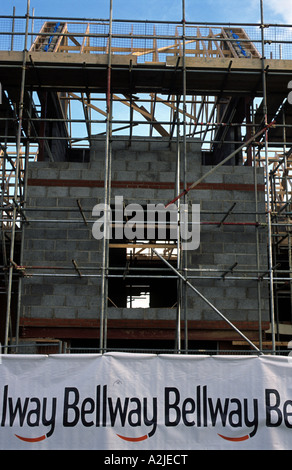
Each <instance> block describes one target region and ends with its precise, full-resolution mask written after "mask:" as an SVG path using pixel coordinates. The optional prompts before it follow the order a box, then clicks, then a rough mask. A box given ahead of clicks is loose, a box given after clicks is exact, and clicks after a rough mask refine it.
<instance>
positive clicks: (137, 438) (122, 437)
mask: <svg viewBox="0 0 292 470" xmlns="http://www.w3.org/2000/svg"><path fill="white" fill-rule="evenodd" d="M117 436H118V437H120V438H121V439H123V440H124V441H130V442H140V441H145V439H147V437H148V436H147V434H145V436H141V437H126V436H121V435H120V434H117Z"/></svg>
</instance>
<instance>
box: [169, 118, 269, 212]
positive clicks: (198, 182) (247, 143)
mask: <svg viewBox="0 0 292 470" xmlns="http://www.w3.org/2000/svg"><path fill="white" fill-rule="evenodd" d="M275 124H276V123H275V121H272V122H271V123H270V124H267V125H266V126H265V127H263V128H262V129H261V130H260V131H258V132H257V133H256V134H254V135H253V136H252V137H251V138H250V139H248V140H247V141H245V142H244V143H243V144H242V145H241V146H240V147H238V148H237V149H236V150H234V152H232V153H231V154H230V155H228V157H226V158H224V160H222V161H221V162H219V163H217V165H216V166H214V167H213V168H212V169H211V170H209V171H207V173H205V174H204V175H203V176H201V178H199V179H198V180H197V181H195V182H194V183H192V184H191V185H190V186H189V187H188V188H185V189H184V190H183V191H182V192H181V193H180V194H179V195H178V196H176V197H175V198H174V199H173V200H172V201H170V202H169V203H168V204H167V205H166V206H165V207H168V206H170V205H171V204H173V203H175V202H176V201H177V200H178V199H180V198H181V197H183V196H184V195H185V194H187V193H188V192H189V191H190V190H191V189H194V188H195V187H196V186H197V185H198V184H200V183H201V182H202V181H203V180H204V179H205V178H207V176H209V175H210V174H211V173H214V171H216V170H217V168H219V167H220V166H222V165H225V163H227V162H228V161H229V160H231V158H233V157H234V156H235V155H236V154H237V153H238V152H240V151H241V150H242V149H243V148H244V147H246V146H248V145H250V144H251V143H252V142H253V141H254V140H255V139H257V138H258V137H259V136H260V135H262V134H264V133H265V132H266V131H267V130H268V129H269V128H270V127H274V126H275Z"/></svg>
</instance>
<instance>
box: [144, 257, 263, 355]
mask: <svg viewBox="0 0 292 470" xmlns="http://www.w3.org/2000/svg"><path fill="white" fill-rule="evenodd" d="M152 251H153V253H155V254H156V256H158V258H160V259H161V261H163V262H164V263H165V264H166V265H167V266H168V267H169V268H170V269H172V271H173V272H175V273H176V274H177V276H178V277H179V278H180V279H182V280H183V281H184V282H185V284H186V285H187V286H188V287H190V289H192V290H193V291H194V292H195V293H196V294H197V295H198V296H199V297H200V298H201V299H202V300H203V301H204V302H206V304H208V305H209V307H211V308H212V310H214V311H215V312H216V313H217V314H218V315H219V316H220V317H221V318H222V319H223V320H224V321H225V322H226V323H228V325H229V326H231V328H233V329H234V330H235V331H236V332H237V333H238V334H239V335H240V336H241V337H242V338H243V339H244V340H245V341H247V342H248V343H249V345H250V346H252V347H253V348H254V349H255V350H256V351H258V352H259V353H260V354H263V353H262V352H261V351H260V349H259V348H258V347H257V346H256V345H255V344H253V342H252V341H250V339H249V338H247V337H246V336H245V335H244V334H243V333H242V332H241V331H240V330H239V329H238V328H236V326H235V325H233V323H232V322H231V321H230V320H228V318H226V317H225V316H224V315H223V313H221V312H220V310H218V308H217V307H215V306H214V305H213V304H212V303H211V302H210V301H209V300H208V299H207V298H206V297H205V296H204V295H203V294H202V293H201V292H200V291H198V289H196V287H194V286H193V285H192V284H191V283H190V282H189V281H188V280H187V279H186V278H185V277H184V276H183V275H182V274H181V273H180V272H179V271H178V270H177V269H175V267H174V266H172V265H171V264H170V263H169V262H168V261H167V260H166V259H164V258H163V256H161V255H160V254H159V253H158V252H157V251H156V250H155V249H154V248H152Z"/></svg>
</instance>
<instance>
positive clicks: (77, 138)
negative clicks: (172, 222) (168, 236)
mask: <svg viewBox="0 0 292 470" xmlns="http://www.w3.org/2000/svg"><path fill="white" fill-rule="evenodd" d="M0 25H2V32H1V36H0V50H1V52H0V57H1V59H0V66H1V73H2V74H1V78H2V77H3V78H2V79H3V83H4V89H3V99H2V107H1V116H0V134H1V135H0V142H1V147H0V155H1V188H2V191H1V201H0V204H1V229H2V232H1V244H2V247H1V249H2V266H1V271H2V274H1V291H0V294H1V297H5V299H6V301H5V307H6V311H5V321H2V328H4V330H5V334H4V340H3V342H4V349H5V352H8V350H9V346H11V345H12V344H13V342H15V343H16V345H18V343H19V321H20V308H21V292H22V281H23V277H25V276H31V275H32V274H31V269H32V267H30V266H26V265H24V264H23V262H22V253H23V231H24V229H25V226H26V224H29V222H30V221H31V222H32V221H34V214H33V209H32V208H29V209H28V208H27V207H26V190H27V168H28V165H29V162H30V161H42V160H44V159H46V158H47V159H49V160H50V161H54V152H53V150H52V149H53V145H54V144H55V143H56V142H58V143H60V145H61V144H63V143H65V144H66V145H68V147H69V148H70V149H72V150H74V149H76V150H78V149H80V148H81V149H83V152H84V148H88V149H90V147H91V145H92V144H93V143H94V142H95V141H98V140H99V139H100V138H101V137H102V136H103V137H104V139H105V164H104V169H105V170H104V203H105V205H106V206H108V205H109V204H110V203H111V184H112V179H111V178H112V175H111V164H112V161H111V158H112V142H113V137H114V138H115V139H116V140H119V139H121V140H123V139H125V135H126V140H127V142H128V145H129V146H131V145H132V144H133V143H134V142H135V141H139V140H141V135H142V138H143V141H145V142H147V141H149V142H150V141H151V139H152V138H153V136H158V137H161V138H163V139H164V140H165V141H167V142H168V143H169V145H171V144H175V145H177V149H178V150H177V179H176V182H175V195H174V199H173V201H169V202H170V203H172V202H176V203H177V204H178V205H179V204H180V203H181V202H183V203H184V204H187V203H188V192H189V191H190V190H191V189H193V187H194V186H196V185H198V184H199V183H201V182H202V180H203V179H204V178H205V177H206V176H207V175H209V174H210V173H211V172H216V171H217V169H218V168H219V167H220V166H222V165H223V164H225V163H227V162H228V161H229V160H231V159H232V158H234V157H238V156H239V155H241V158H242V165H243V166H253V167H254V170H255V172H254V193H255V200H256V203H255V206H254V209H253V211H249V212H245V213H238V212H236V209H235V207H234V205H233V206H232V207H231V208H230V209H229V211H224V212H222V213H212V217H210V220H207V221H205V222H201V223H202V224H213V225H217V226H222V225H224V224H226V225H227V224H234V225H236V224H237V225H240V224H242V225H250V226H253V227H254V229H255V239H256V243H257V253H258V233H259V230H261V229H264V230H266V233H267V259H268V269H267V270H265V271H263V270H261V269H260V266H259V264H258V269H257V270H256V271H254V272H248V273H245V272H244V271H242V270H241V269H240V267H237V266H235V265H234V266H230V270H229V271H224V272H222V271H221V270H220V268H218V269H213V270H210V269H205V270H204V268H200V269H196V268H193V267H192V266H188V260H187V256H186V253H185V252H184V251H182V250H181V245H180V242H179V241H178V243H177V244H176V245H173V244H168V245H167V246H165V247H160V248H162V249H164V251H163V256H162V255H161V252H157V245H154V246H152V247H151V246H150V245H148V246H144V245H139V244H138V243H137V244H134V245H132V246H131V249H132V255H131V256H138V255H139V256H140V257H141V256H156V257H157V258H160V259H161V260H162V262H163V263H164V264H165V266H166V267H169V268H170V269H172V271H173V276H174V277H175V278H176V279H177V282H178V297H177V303H176V309H177V321H176V338H175V347H174V350H175V351H177V352H182V351H184V352H188V350H189V348H188V312H187V306H186V302H185V290H186V289H188V288H191V289H193V290H195V287H194V286H193V285H192V280H196V278H197V276H200V279H202V275H203V276H205V277H206V279H222V278H223V279H232V280H234V279H237V280H253V281H255V283H256V285H257V290H258V297H259V299H260V296H261V286H262V284H263V283H265V284H266V285H268V287H269V302H270V305H269V309H270V331H269V332H268V335H269V341H268V343H266V342H263V339H262V337H261V311H260V307H259V312H258V317H259V339H258V342H256V341H250V340H249V339H248V338H247V337H246V336H245V335H244V334H243V333H242V332H240V331H238V330H237V328H236V327H235V326H234V325H233V324H232V323H231V322H229V320H228V319H226V318H225V317H224V315H222V313H221V312H220V310H218V309H217V308H216V306H214V305H212V304H211V303H210V302H209V301H208V299H204V300H205V301H206V302H207V303H209V305H210V306H211V308H212V309H213V310H215V311H216V312H217V313H218V315H219V316H221V317H223V319H224V320H225V321H227V323H228V324H229V325H230V326H231V328H234V329H236V330H237V331H238V333H239V335H240V336H242V339H243V341H242V342H241V341H238V343H237V344H238V346H240V345H242V346H243V347H244V346H246V347H247V345H249V346H250V347H251V349H252V350H253V352H254V351H256V353H262V351H263V350H264V349H265V346H267V344H268V348H267V349H268V352H269V353H271V352H272V353H276V351H277V349H278V348H281V346H283V345H286V347H288V346H287V344H286V342H285V341H284V342H283V336H282V334H281V332H283V331H285V328H286V329H287V328H288V330H289V328H290V326H291V324H292V308H291V305H292V302H291V300H292V297H291V295H292V289H291V286H292V284H291V274H292V266H291V262H292V255H291V227H292V217H291V214H292V212H291V192H292V190H291V176H292V175H291V168H292V167H291V154H292V153H291V148H292V141H291V140H290V139H291V126H292V125H291V119H290V117H291V110H290V108H289V104H288V102H287V96H288V89H287V86H288V75H289V66H290V65H289V64H290V62H289V61H290V57H291V51H290V48H291V44H292V34H291V28H290V27H289V26H285V25H281V26H279V25H270V24H269V25H266V24H265V23H264V13H263V2H262V1H261V2H260V22H259V23H255V24H244V25H243V24H234V25H231V24H228V25H227V24H216V25H214V24H210V25H207V24H192V23H189V22H187V21H186V16H185V5H184V1H183V2H182V20H181V21H180V22H172V23H171V22H162V21H161V22H144V21H130V20H129V21H121V20H115V19H114V18H113V9H112V2H111V4H110V15H109V19H108V20H101V19H100V20H93V19H86V20H84V19H79V18H67V19H64V18H51V19H48V18H42V17H37V16H35V14H34V10H33V11H32V13H31V8H30V1H29V0H28V2H27V14H26V15H25V17H21V16H16V14H15V10H14V11H13V15H12V16H11V17H2V18H0ZM268 26H269V27H268ZM66 55H67V56H66ZM96 64H98V66H99V79H98V82H96V80H95V79H96V77H95V76H94V70H95V67H96ZM61 76H62V77H63V78H62V79H61V78H60V77H61ZM214 76H215V77H216V79H214V78H213V77H214ZM7 77H9V79H8V78H7ZM161 77H162V78H161ZM134 82H135V83H134ZM194 83H195V85H194ZM6 84H9V87H6ZM219 84H220V86H219ZM6 88H7V89H6ZM133 90H135V92H133ZM44 92H45V93H44ZM48 94H50V96H51V99H52V102H53V111H52V112H51V113H49V112H48V113H47V114H45V113H44V110H45V109H49V106H50V103H49V101H48ZM237 110H238V111H237ZM126 111H127V112H128V113H129V116H128V118H125V113H126ZM76 115H77V117H75V116H76ZM114 116H118V118H116V117H114ZM52 123H54V124H56V126H58V134H57V135H54V136H52V135H51V134H50V133H49V132H47V129H48V127H49V126H50V125H51V124H52ZM138 129H139V130H138ZM141 129H142V131H141ZM139 132H140V134H139ZM242 136H243V137H242ZM189 138H196V140H197V141H198V142H200V144H201V146H202V151H203V155H204V156H205V158H206V159H208V158H209V159H210V158H211V159H212V160H211V161H209V164H212V169H211V170H209V172H207V173H206V174H205V175H204V177H202V178H201V179H199V180H197V181H195V182H194V183H193V184H192V185H190V186H188V182H187V176H188V170H189V161H188V152H187V140H188V139H189ZM223 143H224V145H227V146H228V148H230V151H229V153H228V156H225V157H224V158H222V154H221V149H222V145H223ZM258 167H260V168H264V171H265V203H266V210H265V214H261V213H260V212H259V211H258V207H257V191H258V188H257V177H256V175H257V173H256V169H257V168H258ZM181 169H182V170H181ZM181 188H183V191H182V189H181ZM56 210H57V209H56ZM75 211H76V214H77V217H80V216H81V217H82V219H83V221H84V223H85V224H89V223H91V222H92V221H91V220H90V218H89V217H88V216H87V214H85V212H84V211H83V209H82V206H81V205H80V203H79V204H78V205H77V206H76V208H75ZM206 212H207V211H206ZM209 212H210V211H209ZM230 214H232V215H237V216H239V217H242V218H241V220H240V221H238V220H239V219H237V222H229V221H228V217H229V216H230ZM207 215H208V214H207ZM262 216H264V222H263V221H262V220H263V219H262ZM251 218H252V221H251ZM74 220H76V219H73V220H71V219H70V220H67V222H74ZM77 220H78V221H80V220H79V219H77ZM42 222H43V223H52V222H54V223H64V221H61V220H60V218H58V217H54V218H52V219H50V220H48V219H47V220H43V221H42ZM109 247H110V243H109V240H108V238H107V237H104V238H103V249H102V266H101V269H97V270H96V272H93V273H92V274H90V275H92V276H95V277H98V278H99V279H100V282H101V305H100V335H99V341H100V344H99V348H100V350H101V351H106V350H107V309H108V279H109V276H110V273H109ZM17 250H19V252H16V251H17ZM147 250H148V252H147ZM173 253H175V255H174V257H173V261H174V263H172V264H171V265H170V264H169V262H168V261H169V259H171V256H172V255H173ZM174 264H175V265H174ZM49 269H50V267H49V266H42V267H39V268H38V275H39V276H41V275H42V274H43V273H44V271H46V275H50V273H48V272H47V271H48V270H49ZM58 269H59V272H58V275H59V276H67V275H70V276H76V277H80V276H84V274H83V269H82V267H80V266H79V265H78V264H77V262H76V261H75V260H73V261H72V267H71V272H70V274H68V267H67V266H66V267H65V268H64V270H65V271H66V273H65V271H64V272H62V268H60V267H59V268H58ZM51 275H52V276H56V273H53V272H52V274H51ZM123 275H124V274H123V273H122V274H120V273H119V270H118V269H117V274H116V275H115V276H117V277H118V276H123ZM132 275H133V276H135V270H132ZM155 276H156V277H157V278H159V277H161V276H163V274H160V272H159V270H157V273H156V274H155ZM12 302H15V303H16V307H15V309H16V311H17V314H16V316H15V318H14V321H13V324H12V313H11V312H12ZM259 305H260V302H259ZM2 314H3V312H2ZM182 324H184V331H183V332H182V329H181V328H182V327H181V325H182ZM182 333H183V334H182ZM182 337H183V339H182ZM247 349H249V348H248V347H247Z"/></svg>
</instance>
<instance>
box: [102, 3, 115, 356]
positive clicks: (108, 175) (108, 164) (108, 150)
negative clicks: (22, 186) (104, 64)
mask: <svg viewBox="0 0 292 470" xmlns="http://www.w3.org/2000/svg"><path fill="white" fill-rule="evenodd" d="M112 13H113V2H112V0H110V19H109V38H108V70H107V92H106V103H107V119H106V143H105V168H104V206H105V207H104V208H105V220H106V222H105V233H104V236H103V240H102V278H101V312H100V336H99V345H100V351H101V352H104V350H105V348H106V336H107V334H106V330H107V291H108V255H109V253H108V251H109V240H108V239H109V237H108V230H109V229H110V226H109V223H108V222H109V216H110V214H109V213H108V212H107V211H108V209H109V204H110V190H111V181H110V179H111V114H112V102H111V42H112Z"/></svg>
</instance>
